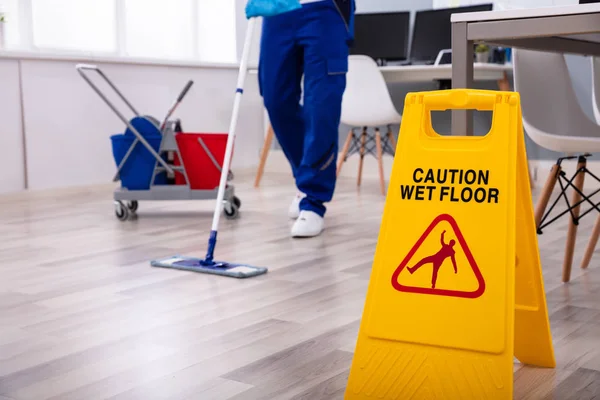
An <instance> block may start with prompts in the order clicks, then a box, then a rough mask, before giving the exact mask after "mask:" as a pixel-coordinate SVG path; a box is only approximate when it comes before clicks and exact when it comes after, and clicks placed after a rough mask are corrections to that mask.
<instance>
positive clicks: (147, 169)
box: [76, 64, 241, 221]
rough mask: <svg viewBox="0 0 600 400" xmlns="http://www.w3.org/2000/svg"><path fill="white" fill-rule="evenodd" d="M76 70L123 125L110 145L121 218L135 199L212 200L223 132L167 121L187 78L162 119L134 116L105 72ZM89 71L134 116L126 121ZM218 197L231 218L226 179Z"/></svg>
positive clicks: (236, 204) (130, 213) (232, 200)
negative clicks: (186, 129) (200, 130)
mask: <svg viewBox="0 0 600 400" xmlns="http://www.w3.org/2000/svg"><path fill="white" fill-rule="evenodd" d="M76 69H77V71H78V72H79V74H80V75H81V76H82V77H83V79H84V80H85V81H86V82H87V83H88V84H89V85H90V86H91V87H92V89H94V91H95V92H96V93H97V94H98V95H99V96H100V97H101V98H102V100H104V102H105V103H106V104H107V105H108V106H109V107H110V109H111V110H112V111H113V112H114V113H115V114H116V115H117V116H118V117H119V119H120V120H121V121H123V123H124V124H125V125H126V130H125V132H124V133H122V134H117V135H112V136H111V141H112V150H113V157H114V160H115V164H116V165H117V172H116V174H115V176H114V178H113V181H114V182H118V181H120V182H121V186H120V187H119V188H117V189H116V190H115V192H114V203H115V215H116V216H117V218H118V219H119V220H121V221H126V220H128V219H131V218H132V217H135V215H136V214H135V213H136V211H137V209H138V202H139V201H146V200H148V201H161V200H213V199H217V198H218V191H219V178H220V176H221V171H222V164H223V159H224V156H225V151H226V146H227V134H218V133H184V132H181V129H180V122H179V121H178V120H170V118H171V116H172V115H173V112H174V111H175V109H176V108H177V106H178V105H179V104H180V103H181V101H182V100H183V98H184V97H185V95H186V94H187V92H188V91H189V89H190V88H191V86H192V85H193V81H189V82H188V83H187V84H186V85H185V87H184V88H183V90H182V91H181V93H180V94H179V96H178V97H177V99H176V100H175V102H174V103H173V105H172V106H171V108H170V109H169V110H168V112H167V114H166V116H165V118H164V119H163V120H162V122H159V121H158V120H157V119H156V118H154V117H152V116H147V115H140V113H138V111H137V110H136V109H135V108H134V107H133V106H132V105H131V103H130V102H129V101H128V100H127V99H126V98H125V96H123V94H122V93H121V92H120V91H119V90H118V89H117V87H116V86H115V85H114V84H113V83H112V82H111V81H110V80H109V79H108V77H107V76H106V75H105V74H104V73H103V72H102V71H101V70H100V69H99V68H98V67H97V66H96V65H87V64H78V65H77V66H76ZM86 71H95V72H96V73H98V75H99V76H100V77H102V78H103V79H104V81H105V82H106V83H107V84H108V86H109V87H110V88H111V89H113V90H114V92H115V93H116V94H117V96H118V97H119V98H120V99H121V100H122V101H123V102H124V103H125V104H126V105H127V107H129V109H130V110H131V111H132V112H133V114H134V115H135V116H134V117H133V118H132V119H131V120H128V119H126V118H125V116H124V115H123V114H122V113H121V112H120V111H119V110H118V109H117V107H115V105H114V104H113V103H112V102H111V101H110V100H109V99H108V97H107V96H106V95H105V94H104V93H103V92H102V91H101V90H100V89H99V88H98V86H96V85H95V84H94V83H93V81H92V80H91V79H90V78H89V76H88V75H87V74H86ZM232 179H233V174H232V173H231V171H228V183H227V187H226V188H225V193H224V196H223V211H224V213H225V216H226V217H227V218H230V219H232V218H236V217H237V216H238V214H239V208H240V207H241V201H240V199H239V198H238V197H236V196H235V191H234V187H233V185H231V184H229V181H231V180H232Z"/></svg>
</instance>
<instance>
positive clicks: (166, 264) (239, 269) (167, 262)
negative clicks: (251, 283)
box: [150, 256, 267, 278]
mask: <svg viewBox="0 0 600 400" xmlns="http://www.w3.org/2000/svg"><path fill="white" fill-rule="evenodd" d="M150 265H152V266H153V267H161V268H173V269H180V270H184V271H192V272H201V273H204V274H214V275H222V276H230V277H232V278H250V277H253V276H257V275H262V274H264V273H266V272H267V268H264V267H254V266H252V265H246V264H233V263H228V262H224V261H212V262H210V263H207V262H205V261H204V260H203V259H201V258H195V257H179V256H174V257H169V258H164V259H162V260H154V261H151V262H150Z"/></svg>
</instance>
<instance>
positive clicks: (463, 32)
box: [452, 22, 473, 136]
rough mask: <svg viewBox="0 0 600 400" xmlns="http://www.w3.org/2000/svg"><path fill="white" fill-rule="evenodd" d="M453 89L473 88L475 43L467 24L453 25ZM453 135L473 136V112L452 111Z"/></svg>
mask: <svg viewBox="0 0 600 400" xmlns="http://www.w3.org/2000/svg"><path fill="white" fill-rule="evenodd" d="M452 87H453V88H471V87H473V42H472V41H469V40H468V38H467V23H466V22H458V23H453V24H452ZM452 134H453V135H465V134H466V135H467V136H472V135H473V112H472V111H467V110H453V111H452Z"/></svg>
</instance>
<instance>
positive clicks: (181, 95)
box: [177, 80, 194, 103]
mask: <svg viewBox="0 0 600 400" xmlns="http://www.w3.org/2000/svg"><path fill="white" fill-rule="evenodd" d="M193 84H194V81H192V80H190V81H188V83H187V84H186V85H185V87H184V88H183V90H182V91H181V93H180V94H179V97H178V98H177V102H178V103H181V101H182V100H183V98H184V97H185V95H186V94H187V92H188V90H190V88H191V87H192V85H193Z"/></svg>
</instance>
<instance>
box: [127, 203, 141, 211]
mask: <svg viewBox="0 0 600 400" xmlns="http://www.w3.org/2000/svg"><path fill="white" fill-rule="evenodd" d="M138 206H139V204H138V201H137V200H133V201H130V202H128V203H127V208H128V209H129V211H131V212H136V211H137V209H138Z"/></svg>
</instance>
